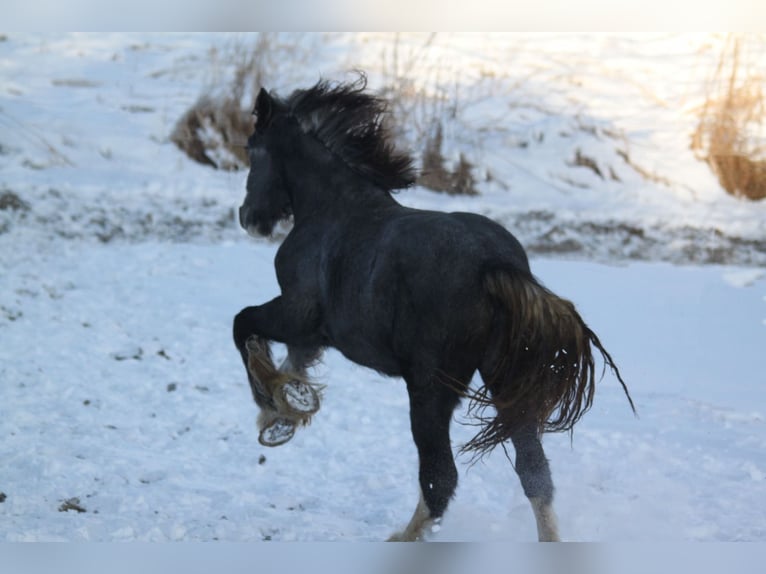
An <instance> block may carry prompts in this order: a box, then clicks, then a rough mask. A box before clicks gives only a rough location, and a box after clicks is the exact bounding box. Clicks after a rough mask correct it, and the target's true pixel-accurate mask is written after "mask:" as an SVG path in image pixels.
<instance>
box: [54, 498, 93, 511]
mask: <svg viewBox="0 0 766 574" xmlns="http://www.w3.org/2000/svg"><path fill="white" fill-rule="evenodd" d="M70 510H74V511H76V512H78V513H80V512H87V510H85V507H83V506H82V505H81V504H80V499H79V498H77V497H74V498H67V499H66V500H65V501H64V502H62V503H61V506H59V512H69V511H70Z"/></svg>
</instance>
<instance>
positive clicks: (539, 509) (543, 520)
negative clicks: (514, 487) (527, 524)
mask: <svg viewBox="0 0 766 574" xmlns="http://www.w3.org/2000/svg"><path fill="white" fill-rule="evenodd" d="M529 503H530V504H531V505H532V511H533V512H534V513H535V520H536V521H537V539H538V540H539V541H540V542H559V541H560V540H561V539H560V538H559V527H558V523H557V521H556V514H555V513H554V512H553V507H552V506H551V505H550V504H545V503H544V502H543V501H542V500H541V499H539V498H530V499H529Z"/></svg>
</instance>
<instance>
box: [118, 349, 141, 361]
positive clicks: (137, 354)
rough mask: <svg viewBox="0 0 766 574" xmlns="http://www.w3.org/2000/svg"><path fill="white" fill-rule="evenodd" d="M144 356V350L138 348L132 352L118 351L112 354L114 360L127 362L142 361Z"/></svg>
mask: <svg viewBox="0 0 766 574" xmlns="http://www.w3.org/2000/svg"><path fill="white" fill-rule="evenodd" d="M143 356H144V350H143V349H142V348H141V347H137V348H136V349H132V350H126V351H117V352H116V353H112V358H113V359H114V360H115V361H127V360H128V359H132V360H134V361H140V360H141V358H142V357H143Z"/></svg>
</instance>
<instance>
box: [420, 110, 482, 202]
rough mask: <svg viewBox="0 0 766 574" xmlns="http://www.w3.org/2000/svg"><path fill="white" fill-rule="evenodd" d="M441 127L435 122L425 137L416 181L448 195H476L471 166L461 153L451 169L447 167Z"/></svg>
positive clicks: (439, 123)
mask: <svg viewBox="0 0 766 574" xmlns="http://www.w3.org/2000/svg"><path fill="white" fill-rule="evenodd" d="M443 137H444V136H443V128H442V124H441V122H437V123H436V125H435V127H434V129H433V131H432V133H431V134H430V135H429V136H428V137H427V138H426V144H425V148H424V150H423V158H422V161H423V164H422V168H421V172H420V175H419V176H418V180H417V183H418V185H422V186H423V187H427V188H428V189H431V190H433V191H440V192H445V193H448V194H450V195H477V194H478V193H479V192H478V191H477V190H476V180H475V179H474V177H473V172H472V168H473V166H472V165H471V164H470V163H469V162H468V160H467V159H466V158H465V156H464V155H463V154H462V153H461V154H460V159H459V160H458V163H457V165H456V166H455V168H454V169H453V170H450V169H447V167H446V166H445V162H444V156H443V155H442V142H443Z"/></svg>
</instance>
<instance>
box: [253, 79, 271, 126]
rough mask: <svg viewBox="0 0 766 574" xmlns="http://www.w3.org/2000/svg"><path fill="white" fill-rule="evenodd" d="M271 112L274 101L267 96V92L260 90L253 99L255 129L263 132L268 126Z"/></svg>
mask: <svg viewBox="0 0 766 574" xmlns="http://www.w3.org/2000/svg"><path fill="white" fill-rule="evenodd" d="M273 111H274V99H273V98H272V97H271V96H270V95H269V92H267V91H266V90H265V89H264V88H261V91H260V92H258V97H257V98H256V99H255V109H253V115H254V116H255V128H256V129H257V130H258V131H261V130H264V129H266V128H267V127H268V126H269V124H270V123H271V116H272V113H273Z"/></svg>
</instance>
